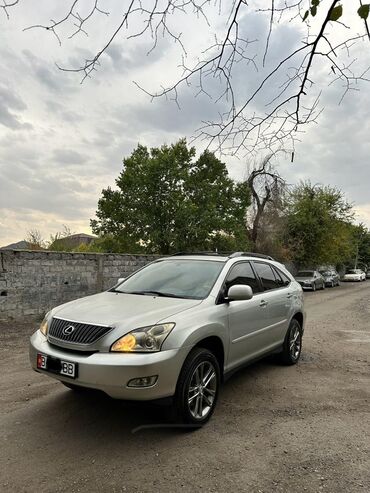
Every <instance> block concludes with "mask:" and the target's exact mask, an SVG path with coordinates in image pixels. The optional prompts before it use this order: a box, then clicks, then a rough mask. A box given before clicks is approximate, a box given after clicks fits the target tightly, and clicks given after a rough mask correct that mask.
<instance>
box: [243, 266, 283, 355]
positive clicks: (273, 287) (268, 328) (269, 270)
mask: <svg viewBox="0 0 370 493" xmlns="http://www.w3.org/2000/svg"><path fill="white" fill-rule="evenodd" d="M252 264H253V268H254V270H255V272H256V274H257V276H258V277H259V279H260V281H261V284H262V288H263V292H262V294H261V297H262V301H263V302H264V303H265V308H264V312H263V313H264V317H265V323H264V325H265V330H264V332H263V333H261V338H260V344H261V345H262V347H263V348H264V350H265V351H267V350H269V349H272V348H273V347H274V346H278V345H280V344H282V342H283V341H284V337H285V334H286V331H287V330H288V326H289V318H290V311H291V298H292V292H291V289H290V280H289V279H288V280H283V276H282V275H279V276H278V274H277V269H275V268H274V266H272V265H270V264H267V263H265V262H262V261H253V263H252ZM279 277H280V280H279Z"/></svg>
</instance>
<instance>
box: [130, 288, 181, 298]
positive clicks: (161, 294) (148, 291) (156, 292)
mask: <svg viewBox="0 0 370 493" xmlns="http://www.w3.org/2000/svg"><path fill="white" fill-rule="evenodd" d="M125 293H127V294H144V295H148V296H150V295H153V296H163V297H164V298H187V297H186V296H179V295H177V294H172V293H164V292H163V291H152V290H151V289H148V290H143V291H125Z"/></svg>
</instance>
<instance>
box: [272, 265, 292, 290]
mask: <svg viewBox="0 0 370 493" xmlns="http://www.w3.org/2000/svg"><path fill="white" fill-rule="evenodd" d="M272 269H273V271H274V273H275V277H276V280H277V282H278V284H279V286H281V287H284V286H288V285H289V284H290V279H289V277H288V276H287V275H285V274H284V273H283V272H281V271H280V270H278V269H276V268H275V267H272Z"/></svg>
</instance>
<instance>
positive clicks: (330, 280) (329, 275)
mask: <svg viewBox="0 0 370 493" xmlns="http://www.w3.org/2000/svg"><path fill="white" fill-rule="evenodd" d="M320 274H321V275H322V277H323V278H324V281H325V286H329V287H330V288H333V287H334V286H339V283H340V277H339V274H338V272H337V271H336V270H332V269H328V270H320Z"/></svg>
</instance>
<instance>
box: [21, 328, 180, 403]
mask: <svg viewBox="0 0 370 493" xmlns="http://www.w3.org/2000/svg"><path fill="white" fill-rule="evenodd" d="M189 351H190V348H187V347H184V348H180V349H171V350H167V351H159V352H157V353H93V354H87V355H84V354H83V353H81V352H79V353H74V352H71V351H66V350H64V349H63V348H58V347H56V346H52V345H51V344H49V342H48V341H47V339H46V337H45V336H43V335H42V334H41V333H40V331H37V332H35V333H34V334H33V335H32V336H31V339H30V349H29V354H30V361H31V366H32V368H33V369H34V370H35V371H37V372H39V373H45V374H46V375H48V376H50V377H52V378H56V379H57V380H60V381H62V382H66V383H73V384H74V385H80V386H81V387H88V388H92V389H97V390H102V391H103V392H105V393H106V394H108V395H109V396H111V397H113V398H116V399H127V400H153V399H160V398H164V397H169V396H172V395H174V393H175V390H176V384H177V379H178V376H179V374H180V371H181V368H182V365H183V363H184V361H185V358H186V356H187V355H188V353H189ZM37 353H42V354H46V355H49V356H54V357H56V358H60V359H63V360H65V361H71V362H74V363H77V364H78V377H77V378H75V379H70V378H68V377H63V376H61V375H57V374H54V373H50V372H47V371H44V370H39V369H37ZM151 375H158V379H157V382H156V383H155V385H153V386H152V387H141V388H132V387H127V383H128V381H129V380H131V379H133V378H139V377H146V376H151Z"/></svg>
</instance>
